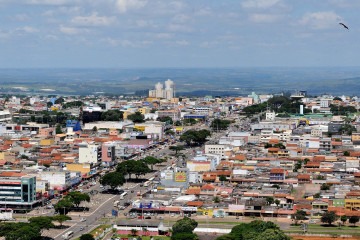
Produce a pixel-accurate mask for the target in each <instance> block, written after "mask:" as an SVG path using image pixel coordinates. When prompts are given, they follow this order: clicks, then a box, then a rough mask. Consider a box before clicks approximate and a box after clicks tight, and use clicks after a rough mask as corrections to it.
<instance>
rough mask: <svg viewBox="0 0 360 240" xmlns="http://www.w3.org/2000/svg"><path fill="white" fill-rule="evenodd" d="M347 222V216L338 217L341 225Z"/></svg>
mask: <svg viewBox="0 0 360 240" xmlns="http://www.w3.org/2000/svg"><path fill="white" fill-rule="evenodd" d="M347 220H348V218H347V216H346V215H342V216H341V217H340V221H342V223H343V225H345V223H346V221H347Z"/></svg>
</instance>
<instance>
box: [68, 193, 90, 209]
mask: <svg viewBox="0 0 360 240" xmlns="http://www.w3.org/2000/svg"><path fill="white" fill-rule="evenodd" d="M66 198H67V199H69V200H70V201H71V202H72V203H73V204H74V205H75V206H76V207H79V205H80V203H82V202H84V201H86V202H90V195H89V194H87V193H81V192H78V191H76V192H69V193H68V195H66Z"/></svg>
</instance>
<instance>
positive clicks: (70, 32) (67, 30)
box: [59, 25, 84, 35]
mask: <svg viewBox="0 0 360 240" xmlns="http://www.w3.org/2000/svg"><path fill="white" fill-rule="evenodd" d="M59 30H60V32H62V33H64V34H67V35H76V34H79V33H81V32H83V30H84V29H81V28H75V27H67V26H63V25H60V27H59Z"/></svg>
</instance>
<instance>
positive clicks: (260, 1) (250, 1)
mask: <svg viewBox="0 0 360 240" xmlns="http://www.w3.org/2000/svg"><path fill="white" fill-rule="evenodd" d="M280 1H281V0H246V1H243V2H242V3H241V6H242V7H243V8H269V7H272V6H274V5H276V4H278V3H279V2H280Z"/></svg>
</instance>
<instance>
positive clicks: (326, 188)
mask: <svg viewBox="0 0 360 240" xmlns="http://www.w3.org/2000/svg"><path fill="white" fill-rule="evenodd" d="M320 190H323V191H326V190H330V185H329V184H326V183H323V184H322V185H321V187H320Z"/></svg>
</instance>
